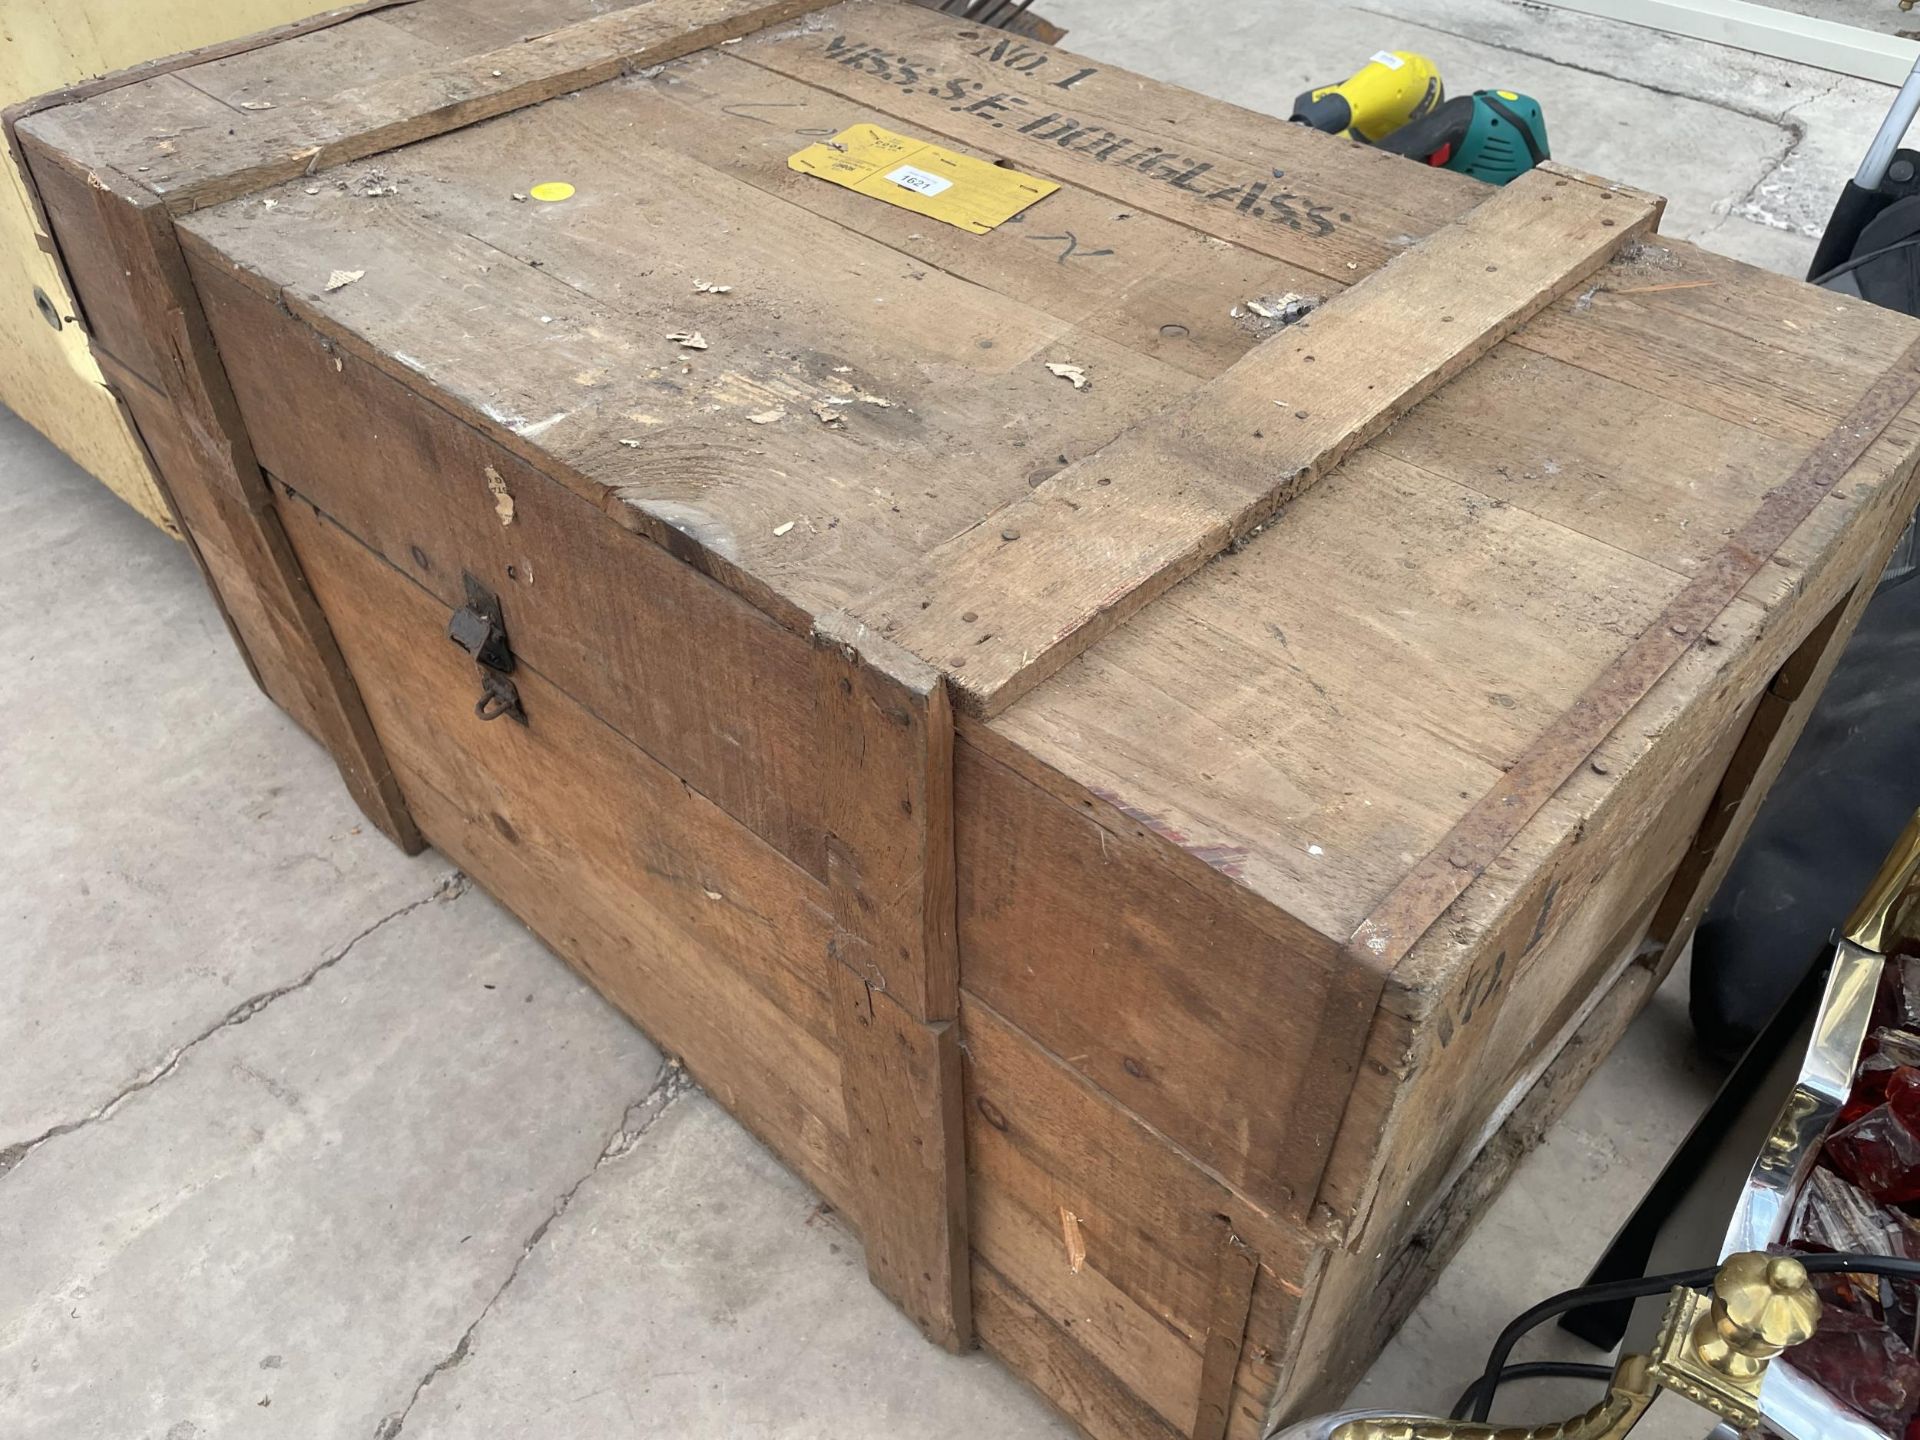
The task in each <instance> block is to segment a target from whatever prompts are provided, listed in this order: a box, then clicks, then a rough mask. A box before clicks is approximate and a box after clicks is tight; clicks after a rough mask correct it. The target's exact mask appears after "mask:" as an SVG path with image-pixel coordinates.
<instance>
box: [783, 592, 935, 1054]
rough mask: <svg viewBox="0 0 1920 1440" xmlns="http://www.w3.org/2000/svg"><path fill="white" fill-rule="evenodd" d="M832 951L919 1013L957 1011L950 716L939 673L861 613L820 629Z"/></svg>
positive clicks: (821, 756)
mask: <svg viewBox="0 0 1920 1440" xmlns="http://www.w3.org/2000/svg"><path fill="white" fill-rule="evenodd" d="M813 653H814V660H815V675H816V682H817V686H818V690H819V694H820V703H819V720H818V726H817V730H816V737H815V738H816V743H817V744H818V746H819V752H818V757H817V763H818V764H819V766H820V768H821V771H822V773H823V775H824V776H825V777H826V778H825V790H826V796H827V832H828V834H827V856H828V861H827V872H828V885H829V888H830V889H831V891H832V893H833V909H834V917H835V919H834V940H833V943H834V951H835V954H836V955H837V957H838V958H839V960H840V963H841V964H843V965H845V966H846V967H848V968H849V969H850V970H851V971H852V972H853V973H854V974H855V975H858V976H859V977H860V978H861V980H862V981H864V982H865V983H866V984H867V986H869V987H870V988H871V989H874V990H876V991H880V992H883V993H884V994H886V995H887V997H888V998H889V999H891V1000H892V1001H893V1002H894V1003H895V1004H897V1005H899V1006H900V1007H901V1009H903V1010H904V1011H905V1012H906V1013H907V1014H908V1015H910V1016H912V1017H913V1018H914V1019H916V1020H920V1021H929V1022H939V1021H945V1020H951V1019H953V1018H954V1016H955V1015H956V1014H958V1013H959V1011H958V1005H959V985H960V959H959V951H958V941H957V938H956V934H955V918H954V860H953V716H952V713H951V712H950V711H949V710H948V708H947V691H946V685H945V683H944V682H943V681H942V680H941V679H940V676H939V674H938V672H936V671H934V670H932V669H931V668H930V667H928V666H925V665H922V664H920V663H919V662H918V661H916V660H914V659H913V658H912V657H911V656H908V655H905V654H902V653H901V652H899V651H897V650H895V649H894V648H893V647H892V646H890V645H888V644H887V643H886V642H885V641H884V640H882V639H880V638H879V637H878V636H875V635H872V634H871V633H869V632H868V631H867V630H866V629H865V627H863V626H861V625H859V624H858V623H857V622H849V621H847V620H846V618H845V617H843V616H833V615H829V616H823V617H822V618H821V620H820V621H819V624H818V628H817V629H816V630H815V632H814V652H813Z"/></svg>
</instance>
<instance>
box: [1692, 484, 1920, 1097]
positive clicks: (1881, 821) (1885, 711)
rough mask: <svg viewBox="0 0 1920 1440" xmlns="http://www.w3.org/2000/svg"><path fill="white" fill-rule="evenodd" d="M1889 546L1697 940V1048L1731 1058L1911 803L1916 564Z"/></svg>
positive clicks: (1854, 893)
mask: <svg viewBox="0 0 1920 1440" xmlns="http://www.w3.org/2000/svg"><path fill="white" fill-rule="evenodd" d="M1916 526H1920V518H1916V521H1915V524H1914V525H1913V526H1909V527H1908V529H1907V533H1906V536H1905V537H1904V538H1903V539H1902V541H1901V543H1900V545H1899V547H1897V548H1896V549H1895V551H1894V555H1893V559H1892V560H1891V561H1890V562H1889V563H1888V566H1887V569H1886V573H1885V574H1884V575H1883V576H1882V578H1881V581H1880V586H1879V589H1878V591H1877V593H1876V594H1875V595H1874V597H1873V599H1872V601H1871V602H1870V603H1869V604H1868V606H1867V611H1866V614H1865V616H1864V617H1863V618H1862V619H1861V622H1860V628H1859V629H1858V630H1856V631H1855V632H1854V636H1853V639H1852V641H1851V642H1850V643H1849V644H1848V646H1847V649H1846V651H1845V653H1844V654H1843V655H1842V656H1841V659H1840V663H1839V665H1838V666H1837V667H1836V669H1835V671H1834V675H1833V679H1832V681H1831V682H1830V683H1829V684H1828V686H1827V690H1826V693H1825V694H1823V695H1822V696H1821V697H1820V700H1819V702H1818V704H1817V705H1816V707H1815V709H1814V712H1813V718H1812V720H1811V721H1810V722H1809V723H1808V725H1807V729H1806V732H1805V734H1803V735H1802V736H1801V737H1800V741H1799V743H1798V744H1797V745H1796V746H1795V747H1794V750H1793V754H1792V755H1790V756H1789V757H1788V759H1787V763H1786V766H1785V768H1784V769H1783V770H1782V771H1781V774H1780V778H1779V780H1778V781H1776V782H1775V784H1774V787H1773V790H1772V791H1771V793H1769V794H1768V796H1767V798H1766V801H1765V802H1764V804H1763V805H1762V806H1761V810H1760V814H1759V817H1758V818H1757V819H1756V820H1755V821H1754V826H1753V830H1752V832H1751V833H1750V834H1749V835H1748V837H1747V840H1746V843H1745V845H1744V846H1743V847H1742V849H1741V851H1740V854H1739V855H1738V857H1737V858H1736V859H1735V860H1734V863H1733V868H1732V870H1731V871H1730V872H1729V873H1728V875H1727V879H1726V883H1725V884H1724V885H1722V886H1721V888H1720V891H1719V893H1718V894H1717V895H1716V896H1715V897H1714V899H1713V902H1712V904H1711V905H1710V906H1709V907H1708V910H1707V915H1706V918H1705V919H1704V920H1703V921H1702V922H1701V924H1700V928H1699V931H1698V933H1697V934H1696V935H1695V937H1694V942H1693V988H1692V1011H1693V1024H1694V1030H1695V1032H1696V1033H1697V1035H1698V1037H1699V1040H1700V1045H1701V1048H1702V1049H1704V1050H1706V1051H1707V1052H1709V1053H1710V1054H1712V1055H1715V1056H1717V1057H1720V1058H1723V1059H1727V1060H1732V1059H1735V1058H1737V1057H1738V1056H1739V1055H1740V1054H1741V1053H1742V1052H1743V1051H1744V1050H1745V1049H1746V1047H1747V1046H1748V1045H1749V1044H1750V1043H1752V1041H1753V1039H1754V1037H1755V1036H1756V1035H1758V1034H1759V1033H1760V1031H1761V1029H1762V1028H1763V1027H1764V1026H1765V1025H1766V1023H1767V1022H1768V1021H1769V1020H1770V1019H1772V1018H1773V1014H1774V1012H1775V1011H1776V1010H1777V1009H1779V1007H1780V1006H1781V1005H1782V1004H1784V1003H1785V1001H1786V999H1787V997H1788V996H1789V995H1791V994H1792V993H1793V990H1794V987H1795V986H1797V985H1798V984H1799V983H1800V981H1801V980H1802V979H1803V978H1804V977H1805V976H1806V974H1807V971H1808V969H1809V967H1810V966H1811V965H1812V964H1813V963H1814V961H1815V960H1816V959H1817V958H1818V957H1819V954H1820V950H1821V947H1822V945H1823V944H1824V943H1825V941H1826V940H1827V938H1828V936H1829V935H1830V934H1831V933H1832V932H1833V930H1834V928H1835V925H1836V922H1837V920H1838V919H1839V918H1841V917H1844V916H1845V915H1846V913H1847V912H1848V911H1849V910H1850V909H1851V908H1852V907H1853V905H1854V902H1855V901H1857V900H1858V899H1859V898H1860V895H1861V893H1862V892H1863V891H1864V890H1865V889H1866V887H1867V882H1868V881H1869V880H1871V879H1872V878H1873V874H1874V871H1875V870H1876V869H1877V868H1878V866H1879V864H1880V862H1881V861H1882V860H1884V859H1885V858H1886V854H1887V851H1888V849H1889V848H1890V847H1891V846H1892V845H1893V842H1894V841H1895V840H1896V839H1897V838H1898V837H1899V835H1900V831H1901V829H1902V828H1903V827H1904V826H1905V825H1906V823H1907V821H1908V820H1909V819H1911V818H1912V816H1913V813H1914V811H1915V810H1916V809H1920V565H1917V564H1916V561H1917V559H1920V557H1917V556H1916V553H1915V547H1916V543H1917V542H1916Z"/></svg>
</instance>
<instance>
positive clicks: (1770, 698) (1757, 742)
mask: <svg viewBox="0 0 1920 1440" xmlns="http://www.w3.org/2000/svg"><path fill="white" fill-rule="evenodd" d="M1883 513H1884V512H1883ZM1890 518H1891V520H1892V523H1887V521H1886V520H1884V519H1883V520H1882V523H1881V524H1880V526H1879V527H1878V533H1879V536H1880V540H1879V543H1878V544H1877V545H1875V546H1873V548H1872V549H1871V550H1870V552H1869V556H1868V559H1867V561H1866V564H1865V567H1864V569H1863V570H1862V571H1861V573H1860V577H1859V579H1858V580H1857V581H1856V582H1855V584H1854V586H1853V589H1852V590H1851V591H1850V592H1849V593H1848V595H1847V596H1846V598H1845V600H1844V601H1843V602H1842V603H1840V604H1837V605H1835V606H1834V607H1833V609H1831V610H1829V611H1828V612H1827V614H1826V616H1825V617H1824V618H1823V619H1822V620H1821V622H1820V623H1819V624H1818V625H1816V626H1815V627H1814V629H1813V632H1812V633H1811V634H1809V635H1808V636H1807V638H1806V640H1804V641H1803V642H1802V643H1801V645H1800V647H1799V648H1798V649H1797V650H1795V651H1794V652H1793V654H1792V656H1790V657H1789V658H1788V660H1787V663H1786V664H1785V665H1783V666H1782V667H1781V668H1780V671H1779V673H1778V674H1776V675H1775V676H1774V678H1773V682H1772V683H1771V684H1770V685H1769V686H1768V687H1767V693H1766V694H1765V695H1763V696H1762V697H1761V699H1760V703H1759V705H1758V706H1757V708H1756V711H1755V714H1754V717H1753V720H1752V723H1751V724H1750V725H1749V726H1748V727H1747V731H1746V733H1745V735H1743V736H1742V737H1741V741H1740V747H1739V749H1738V750H1737V751H1736V752H1735V753H1734V757H1733V762H1732V763H1731V764H1730V765H1729V766H1728V767H1727V772H1726V775H1725V777H1724V778H1723V779H1722V780H1721V783H1720V788H1719V789H1718V791H1717V792H1716V793H1715V795H1714V798H1713V803H1712V805H1711V806H1710V807H1709V808H1708V811H1707V816H1706V819H1705V821H1704V822H1703V824H1702V825H1701V827H1700V832H1699V834H1698V835H1697V836H1695V838H1694V842H1693V845H1692V847H1691V848H1690V849H1689V851H1688V853H1687V856H1686V858H1685V859H1684V860H1683V861H1682V862H1681V865H1680V868H1679V870H1678V872H1677V873H1676V874H1675V875H1674V877H1673V881H1672V883H1671V884H1670V885H1669V886H1668V888H1667V891H1666V893H1665V894H1664V895H1663V896H1662V897H1661V901H1660V906H1659V908H1658V909H1657V910H1656V911H1655V912H1654V916H1653V922H1652V925H1651V931H1652V936H1653V939H1654V940H1655V941H1656V942H1657V943H1658V944H1659V945H1660V947H1661V954H1660V963H1661V965H1662V966H1663V967H1670V966H1672V965H1673V964H1674V963H1676V962H1677V961H1678V959H1679V957H1680V954H1681V952H1682V951H1683V950H1684V949H1685V948H1686V945H1687V942H1688V941H1689V940H1691V939H1692V938H1693V932H1694V930H1695V928H1696V927H1697V926H1698V925H1699V923H1700V921H1701V920H1702V919H1703V918H1704V916H1705V913H1706V909H1707V905H1708V903H1709V902H1710V901H1711V900H1712V899H1713V897H1714V895H1715V893H1716V892H1717V891H1718V890H1719V888H1720V885H1721V882H1722V881H1724V880H1725V879H1726V877H1727V872H1728V870H1730V869H1731V868H1732V866H1733V862H1734V860H1735V859H1736V858H1738V856H1739V853H1740V846H1741V845H1742V843H1744V841H1745V840H1746V837H1747V833H1748V831H1750V830H1751V829H1752V828H1753V822H1754V821H1755V820H1756V819H1757V818H1758V817H1759V814H1760V807H1761V806H1762V805H1763V804H1764V803H1765V802H1766V798H1767V793H1768V791H1770V790H1771V789H1772V788H1773V782H1774V781H1775V780H1777V779H1778V778H1779V777H1780V771H1781V770H1782V769H1783V768H1784V767H1785V765H1786V763H1787V758H1788V756H1790V755H1791V754H1792V753H1793V747H1794V745H1795V744H1796V743H1797V742H1798V741H1799V739H1800V736H1801V734H1802V733H1803V732H1804V731H1805V730H1806V728H1807V724H1808V722H1809V721H1810V720H1812V718H1813V711H1814V708H1815V706H1817V705H1818V704H1819V700H1820V696H1821V694H1822V692H1823V691H1824V690H1825V689H1826V685H1827V681H1828V680H1829V679H1830V678H1831V677H1832V675H1833V671H1834V668H1835V667H1836V666H1837V665H1838V664H1839V663H1840V659H1841V657H1842V656H1843V655H1844V654H1845V653H1846V648H1847V642H1848V641H1849V640H1850V639H1851V638H1852V636H1853V632H1854V630H1855V629H1856V628H1857V627H1858V626H1859V623H1860V618H1861V616H1863V615H1864V614H1865V613H1866V608H1867V606H1868V605H1869V604H1870V603H1871V602H1872V600H1873V592H1874V589H1875V587H1876V585H1877V584H1878V580H1879V575H1880V572H1881V570H1883V569H1884V568H1885V566H1886V563H1887V557H1888V556H1889V555H1890V554H1891V553H1892V550H1893V547H1894V546H1895V545H1897V544H1898V543H1899V540H1900V534H1901V527H1900V525H1899V523H1898V513H1897V511H1896V512H1895V513H1894V515H1893V516H1891V517H1890Z"/></svg>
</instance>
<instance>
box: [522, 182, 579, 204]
mask: <svg viewBox="0 0 1920 1440" xmlns="http://www.w3.org/2000/svg"><path fill="white" fill-rule="evenodd" d="M527 194H529V195H531V196H532V197H533V198H534V199H536V200H571V199H572V198H573V186H571V185H569V184H567V182H566V181H564V180H547V181H543V182H542V183H541V184H538V185H536V186H534V187H533V188H532V189H531V190H529V191H527Z"/></svg>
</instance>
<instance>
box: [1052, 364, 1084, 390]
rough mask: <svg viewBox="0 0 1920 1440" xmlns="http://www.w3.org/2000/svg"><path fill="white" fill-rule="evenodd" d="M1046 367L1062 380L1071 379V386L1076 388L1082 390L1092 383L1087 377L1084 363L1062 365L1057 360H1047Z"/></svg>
mask: <svg viewBox="0 0 1920 1440" xmlns="http://www.w3.org/2000/svg"><path fill="white" fill-rule="evenodd" d="M1047 369H1049V370H1051V371H1052V372H1053V373H1054V374H1055V375H1058V376H1059V377H1060V378H1061V379H1062V380H1071V381H1072V382H1073V388H1074V389H1076V390H1084V389H1086V388H1087V386H1088V385H1089V384H1091V383H1092V382H1091V381H1089V380H1088V379H1087V371H1086V367H1085V366H1084V365H1062V364H1060V363H1059V362H1058V361H1055V360H1049V361H1047Z"/></svg>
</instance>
